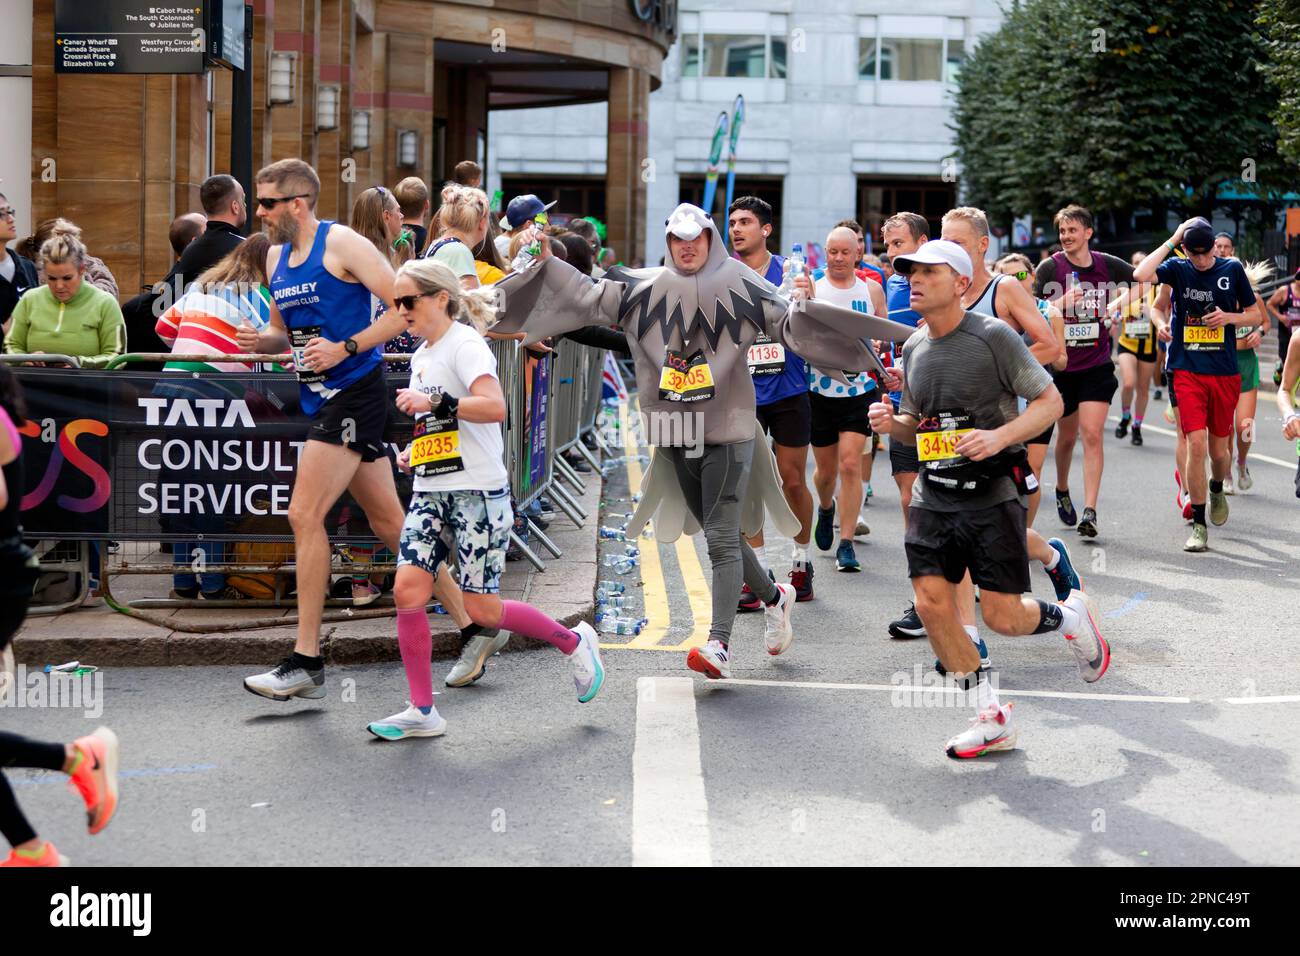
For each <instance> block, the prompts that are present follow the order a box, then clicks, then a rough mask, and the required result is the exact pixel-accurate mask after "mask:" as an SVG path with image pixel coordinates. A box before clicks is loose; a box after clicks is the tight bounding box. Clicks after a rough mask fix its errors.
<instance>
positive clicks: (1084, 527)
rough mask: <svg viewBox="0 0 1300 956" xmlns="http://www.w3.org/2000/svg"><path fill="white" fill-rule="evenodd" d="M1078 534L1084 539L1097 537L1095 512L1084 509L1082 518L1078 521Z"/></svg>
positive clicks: (1093, 509)
mask: <svg viewBox="0 0 1300 956" xmlns="http://www.w3.org/2000/svg"><path fill="white" fill-rule="evenodd" d="M1079 534H1081V535H1083V536H1084V537H1085V538H1095V537H1097V510H1096V509H1095V508H1084V509H1083V517H1082V518H1080V519H1079Z"/></svg>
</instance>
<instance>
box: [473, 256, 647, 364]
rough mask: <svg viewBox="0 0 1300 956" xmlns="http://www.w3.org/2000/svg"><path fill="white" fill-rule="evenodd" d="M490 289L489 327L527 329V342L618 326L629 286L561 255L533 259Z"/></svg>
mask: <svg viewBox="0 0 1300 956" xmlns="http://www.w3.org/2000/svg"><path fill="white" fill-rule="evenodd" d="M629 271H645V272H648V271H658V270H629ZM492 288H493V290H495V292H496V295H497V300H496V313H497V320H496V322H495V323H494V324H493V325H492V327H491V329H490V330H489V331H492V332H503V333H507V334H509V333H514V332H523V333H524V334H525V338H524V342H525V344H527V345H531V344H532V343H534V342H537V341H540V340H541V339H544V338H547V337H548V336H552V335H563V334H564V333H565V332H573V331H576V330H577V329H580V328H584V327H585V326H588V325H610V326H617V325H618V324H619V314H620V309H619V306H620V303H622V301H623V299H624V298H625V291H626V287H625V286H624V285H623V283H622V282H616V281H610V280H604V279H602V280H600V281H596V280H593V279H592V278H591V277H590V276H585V275H583V274H582V273H581V272H579V271H578V270H577V269H575V268H573V266H571V265H569V264H568V263H567V262H561V261H560V260H559V259H543V260H542V261H540V262H535V263H533V264H532V265H530V266H529V267H528V268H526V269H524V270H522V271H520V272H512V273H510V274H509V275H508V276H506V277H505V278H503V279H501V280H499V281H498V282H497V283H496V284H495V285H493V287H492Z"/></svg>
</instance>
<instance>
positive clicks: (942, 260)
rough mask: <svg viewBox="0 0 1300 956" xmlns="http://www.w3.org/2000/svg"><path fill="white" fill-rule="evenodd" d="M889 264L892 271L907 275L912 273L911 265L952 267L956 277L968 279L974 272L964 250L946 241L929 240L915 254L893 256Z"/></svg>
mask: <svg viewBox="0 0 1300 956" xmlns="http://www.w3.org/2000/svg"><path fill="white" fill-rule="evenodd" d="M889 261H890V263H891V264H892V265H893V267H894V271H895V272H898V273H901V274H902V275H907V274H908V273H909V272H911V271H912V265H913V264H918V265H929V266H952V268H953V269H955V270H956V271H957V274H958V275H963V276H965V277H966V278H967V279H969V278H970V277H971V275H972V273H973V272H974V270H973V269H972V268H971V264H970V256H968V255H966V250H965V249H963V248H962V247H961V246H959V245H957V243H955V242H952V241H950V240H948V239H931V240H930V241H929V242H923V243H921V246H920V248H918V249H917V250H916V252H913V253H910V254H909V255H905V256H894V257H893V258H892V259H891V260H889Z"/></svg>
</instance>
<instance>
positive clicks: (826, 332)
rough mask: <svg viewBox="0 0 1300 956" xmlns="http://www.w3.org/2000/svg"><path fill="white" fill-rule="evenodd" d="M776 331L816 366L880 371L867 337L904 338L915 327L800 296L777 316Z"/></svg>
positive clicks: (903, 339)
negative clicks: (781, 314)
mask: <svg viewBox="0 0 1300 956" xmlns="http://www.w3.org/2000/svg"><path fill="white" fill-rule="evenodd" d="M783 301H784V300H783ZM775 331H776V333H777V334H776V335H774V336H773V338H777V339H778V340H779V341H780V342H781V343H782V344H783V345H784V346H785V347H786V348H788V349H790V350H791V351H792V352H794V353H795V354H796V355H798V356H799V357H800V358H802V359H804V361H806V362H807V363H808V364H809V365H815V366H816V367H817V368H819V369H823V370H836V371H838V370H840V369H844V370H846V371H849V372H865V371H869V370H872V369H874V370H876V371H879V372H883V366H882V364H881V361H880V357H879V356H878V355H876V353H875V350H874V349H873V348H872V347H871V346H870V345H869V344H868V341H867V340H870V339H881V340H884V341H888V342H906V341H907V340H908V339H909V338H910V337H911V336H912V334H913V333H914V332H915V331H916V329H914V328H912V327H911V326H910V325H904V324H902V323H901V322H893V321H891V320H889V319H882V318H880V317H879V316H876V315H867V314H865V313H863V312H856V311H854V310H853V309H846V308H844V307H843V306H838V305H832V304H831V303H829V302H820V301H818V300H817V299H801V300H798V301H796V302H794V303H792V304H791V305H790V307H789V309H788V310H787V311H786V313H785V314H784V315H783V316H781V317H779V318H778V319H777V321H776V323H775ZM827 374H830V372H829V371H828V372H827Z"/></svg>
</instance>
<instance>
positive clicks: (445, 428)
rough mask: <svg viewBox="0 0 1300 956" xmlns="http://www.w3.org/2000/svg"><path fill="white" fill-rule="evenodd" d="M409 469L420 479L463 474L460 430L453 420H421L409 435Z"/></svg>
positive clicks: (423, 416) (428, 417)
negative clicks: (410, 435) (454, 473)
mask: <svg viewBox="0 0 1300 956" xmlns="http://www.w3.org/2000/svg"><path fill="white" fill-rule="evenodd" d="M411 467H412V468H413V469H414V470H415V473H416V475H418V476H419V477H421V478H436V477H437V476H438V475H449V474H451V473H452V472H455V471H464V470H465V462H464V460H463V459H462V458H461V457H460V426H459V424H458V423H457V420H456V419H455V418H434V417H433V416H432V415H422V416H421V417H420V419H419V420H418V421H417V422H416V423H415V431H414V432H413V433H412V441H411Z"/></svg>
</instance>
